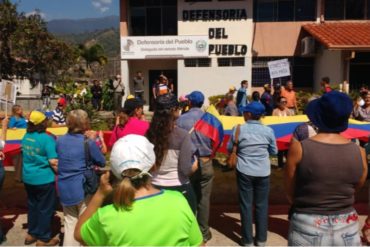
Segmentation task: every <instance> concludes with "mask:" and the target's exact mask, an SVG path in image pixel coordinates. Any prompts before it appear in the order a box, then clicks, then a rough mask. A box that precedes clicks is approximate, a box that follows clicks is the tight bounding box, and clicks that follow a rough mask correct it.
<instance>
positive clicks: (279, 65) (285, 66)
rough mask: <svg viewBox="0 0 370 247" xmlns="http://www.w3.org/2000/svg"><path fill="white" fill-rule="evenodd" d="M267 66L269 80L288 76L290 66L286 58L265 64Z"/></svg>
mask: <svg viewBox="0 0 370 247" xmlns="http://www.w3.org/2000/svg"><path fill="white" fill-rule="evenodd" d="M267 66H268V67H269V72H270V78H271V79H274V78H280V77H284V76H290V64H289V61H288V59H287V58H285V59H280V60H275V61H271V62H267Z"/></svg>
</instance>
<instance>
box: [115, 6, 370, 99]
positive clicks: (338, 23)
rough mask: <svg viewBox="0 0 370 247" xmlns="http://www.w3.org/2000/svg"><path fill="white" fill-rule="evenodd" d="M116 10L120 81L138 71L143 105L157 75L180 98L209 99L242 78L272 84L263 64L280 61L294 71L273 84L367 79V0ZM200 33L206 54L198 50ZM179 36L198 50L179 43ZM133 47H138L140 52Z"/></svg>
mask: <svg viewBox="0 0 370 247" xmlns="http://www.w3.org/2000/svg"><path fill="white" fill-rule="evenodd" d="M120 15H121V18H120V19H121V23H120V29H121V30H120V32H121V40H122V42H121V43H122V46H121V49H122V51H121V52H122V55H121V59H122V61H121V70H122V80H123V82H124V83H125V85H126V91H127V92H128V93H129V92H132V91H133V77H134V76H135V74H136V72H137V71H141V72H142V73H143V75H144V77H145V92H144V98H145V99H146V101H147V102H150V100H151V97H152V85H153V83H154V82H155V80H156V79H157V78H158V76H159V75H160V74H164V75H166V76H167V77H168V78H169V79H170V81H172V83H173V84H174V91H175V93H176V94H177V95H182V94H187V93H189V92H191V91H193V90H200V91H202V92H204V93H205V95H206V96H211V95H217V94H224V93H226V91H227V90H228V88H229V87H230V86H235V87H239V85H240V82H241V81H242V80H248V81H249V83H250V85H251V86H252V87H253V88H258V87H262V86H263V85H264V84H266V83H270V82H271V79H270V74H269V69H268V66H267V63H268V62H269V61H274V60H278V59H281V58H287V59H288V60H289V62H290V72H291V75H290V76H285V77H282V78H276V79H274V80H273V81H272V82H273V83H279V82H280V83H282V84H284V83H285V82H286V81H287V80H290V79H291V80H293V82H294V84H295V85H296V87H298V88H305V89H307V90H310V91H318V90H320V81H321V78H322V77H324V76H328V77H330V79H331V81H332V83H333V84H338V85H339V84H341V83H343V82H344V81H347V82H349V83H350V85H351V88H358V87H359V86H360V85H361V84H370V80H369V79H368V75H367V71H370V21H369V20H370V0H313V1H308V0H121V1H120ZM199 37H201V39H204V42H205V43H207V45H206V46H204V47H205V49H207V52H199V51H200V50H201V49H202V47H203V45H204V44H203V43H202V42H200V41H199V40H198V38H199ZM170 39H175V40H173V41H171V40H170ZM128 40H130V42H132V43H127V42H128ZM182 40H183V41H184V42H188V43H189V44H191V45H193V46H196V49H197V51H194V52H193V53H191V52H187V51H186V50H188V49H190V50H191V49H192V48H191V47H190V45H189V44H188V46H187V47H185V46H184V47H180V45H183V44H182V43H181V42H182ZM176 42H178V43H179V45H178V46H177V47H170V45H168V46H167V43H168V44H172V43H176ZM131 44H132V46H133V47H134V46H135V45H136V46H137V47H138V46H139V45H141V46H140V47H141V48H140V49H141V50H142V52H139V53H141V54H140V56H137V55H136V54H134V55H133V52H131V50H130V49H131V47H130V45H131ZM199 44H200V45H199ZM204 47H203V48H204ZM163 50H166V52H163ZM197 52H198V53H197ZM249 91H252V90H249Z"/></svg>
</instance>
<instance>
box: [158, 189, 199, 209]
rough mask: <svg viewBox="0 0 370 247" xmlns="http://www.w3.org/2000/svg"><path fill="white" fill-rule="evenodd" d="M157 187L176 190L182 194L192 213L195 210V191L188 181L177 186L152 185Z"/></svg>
mask: <svg viewBox="0 0 370 247" xmlns="http://www.w3.org/2000/svg"><path fill="white" fill-rule="evenodd" d="M154 186H155V187H157V188H158V189H164V190H176V191H178V192H180V193H181V194H183V195H184V197H185V199H186V200H187V201H188V204H189V206H190V208H191V210H192V211H193V213H194V215H195V214H196V211H197V198H196V197H195V193H194V190H193V187H192V186H191V184H190V183H187V184H183V185H179V186H159V185H154Z"/></svg>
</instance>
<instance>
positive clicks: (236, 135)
mask: <svg viewBox="0 0 370 247" xmlns="http://www.w3.org/2000/svg"><path fill="white" fill-rule="evenodd" d="M239 134H240V124H238V126H237V127H236V131H235V136H234V143H233V150H232V152H233V153H236V151H237V149H238V143H239Z"/></svg>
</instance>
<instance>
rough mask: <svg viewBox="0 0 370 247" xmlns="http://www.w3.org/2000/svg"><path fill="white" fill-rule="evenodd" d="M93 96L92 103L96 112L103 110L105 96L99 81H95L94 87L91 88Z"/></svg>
mask: <svg viewBox="0 0 370 247" xmlns="http://www.w3.org/2000/svg"><path fill="white" fill-rule="evenodd" d="M91 94H92V99H91V103H92V105H93V107H94V109H95V110H100V108H101V99H102V96H103V89H102V88H101V86H100V85H99V81H98V80H94V85H93V86H92V87H91Z"/></svg>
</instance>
